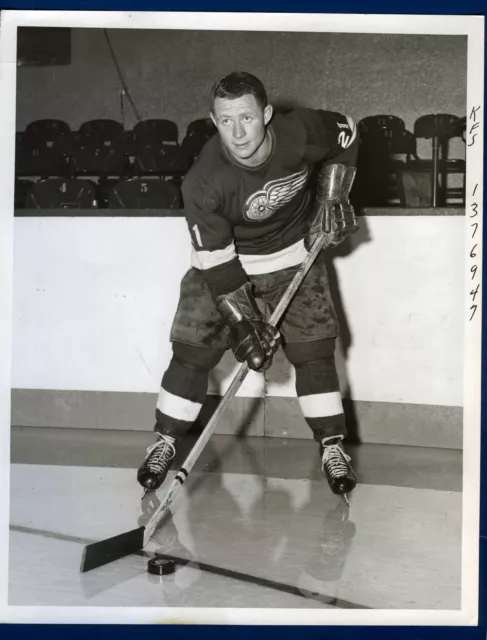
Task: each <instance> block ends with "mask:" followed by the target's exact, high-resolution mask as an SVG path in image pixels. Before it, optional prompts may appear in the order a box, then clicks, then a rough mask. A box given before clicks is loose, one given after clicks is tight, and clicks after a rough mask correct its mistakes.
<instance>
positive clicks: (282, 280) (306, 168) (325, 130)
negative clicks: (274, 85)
mask: <svg viewBox="0 0 487 640" xmlns="http://www.w3.org/2000/svg"><path fill="white" fill-rule="evenodd" d="M210 114H211V118H212V120H213V122H214V123H215V125H216V127H217V129H218V134H219V135H215V136H214V137H213V138H212V139H210V140H209V141H208V142H207V143H206V145H205V147H204V148H203V151H202V152H201V154H200V156H199V158H198V159H197V161H196V162H195V164H194V165H193V166H192V168H191V169H190V171H189V172H188V174H187V175H186V177H185V179H184V181H183V185H182V192H183V200H184V209H185V216H186V220H187V224H188V227H189V232H190V234H191V241H192V262H191V265H192V266H191V268H190V269H189V271H188V272H187V273H186V275H185V276H184V278H183V280H182V284H181V292H180V300H179V305H178V308H177V311H176V314H175V318H174V321H173V326H172V329H171V337H170V339H171V342H172V349H173V355H172V360H171V362H170V364H169V367H168V369H167V370H166V372H165V373H164V376H163V378H162V383H161V389H160V393H159V398H158V402H157V408H156V424H155V427H154V431H155V432H156V433H157V439H156V441H155V442H154V444H153V445H151V446H150V447H149V448H148V449H147V454H146V456H145V459H144V461H143V462H142V464H141V466H140V468H139V470H138V473H137V478H138V481H139V483H140V484H141V485H142V486H143V487H144V488H145V489H146V490H147V491H154V490H156V489H157V488H159V487H160V486H161V484H162V482H163V481H164V479H165V477H166V475H167V472H168V470H169V468H170V466H171V464H172V461H173V459H174V456H175V453H176V447H177V446H178V442H179V441H180V439H181V437H182V436H184V434H185V433H186V432H187V431H188V430H189V428H190V427H191V425H192V424H193V423H194V421H195V420H196V418H197V417H198V415H199V412H200V410H201V408H202V405H203V402H204V401H205V397H206V393H207V385H208V378H209V373H210V371H211V370H212V369H213V368H214V367H215V366H216V365H217V364H218V363H219V361H220V359H221V358H222V356H223V354H224V353H225V351H226V350H227V349H229V348H230V349H232V351H233V353H234V355H235V358H236V359H237V360H238V361H239V362H243V361H247V363H248V365H249V367H250V369H252V370H254V371H265V370H266V369H268V368H269V366H270V365H271V363H272V358H273V355H274V354H275V352H276V350H277V349H278V347H279V345H282V347H283V350H284V353H285V355H286V357H287V359H288V361H289V362H290V363H291V364H292V365H293V366H294V367H295V371H296V391H297V396H298V400H299V403H300V407H301V410H302V412H303V415H304V418H305V420H306V422H307V424H308V425H309V427H310V428H311V432H312V434H313V437H314V439H315V440H316V441H317V442H318V443H319V448H320V455H321V460H322V468H323V471H324V473H325V475H326V478H327V480H328V484H329V486H330V488H331V490H332V491H333V492H334V493H336V494H339V495H340V494H347V493H349V492H350V491H352V490H353V489H354V487H355V485H356V476H355V473H354V471H353V468H352V466H351V464H350V462H351V461H350V457H349V456H348V455H347V454H346V453H345V450H344V446H343V442H342V441H343V439H344V437H345V435H346V426H345V417H344V413H343V407H342V401H341V394H340V390H339V382H338V376H337V371H336V367H335V359H334V352H335V340H336V337H337V335H338V322H337V316H336V313H335V310H334V306H333V302H332V299H331V295H330V290H329V285H328V277H327V271H326V266H325V261H324V255H323V253H322V254H321V255H320V256H319V257H318V258H317V260H316V261H315V263H314V265H313V267H312V268H311V269H310V271H309V272H308V274H307V276H306V278H305V279H304V281H303V283H302V284H301V286H300V288H299V290H298V291H297V293H296V295H295V296H294V298H293V299H292V300H291V303H290V305H289V307H288V308H287V310H286V312H285V313H284V315H283V318H282V320H281V322H280V326H279V327H278V328H276V327H272V326H270V325H269V324H268V323H267V322H266V320H265V316H264V315H263V314H262V313H261V310H260V309H259V306H258V304H257V302H256V300H258V299H260V300H261V301H262V302H263V303H265V304H266V305H267V308H268V309H269V311H270V312H272V311H273V310H274V309H275V307H276V305H277V303H278V302H279V300H280V299H281V297H282V295H283V294H284V292H285V290H286V288H287V286H288V285H289V283H290V282H291V280H292V278H293V276H294V274H295V273H296V269H297V267H298V265H299V264H300V263H301V262H302V261H303V260H304V258H305V257H306V255H307V249H309V247H310V242H311V240H312V239H313V237H315V236H314V235H313V234H316V233H317V232H318V231H320V230H321V226H322V225H323V224H325V221H326V220H329V216H327V215H325V214H326V212H328V213H329V214H331V220H332V225H331V229H332V232H333V233H332V236H331V237H332V239H333V242H332V244H338V243H339V242H341V240H342V239H343V238H344V237H345V236H346V235H347V234H348V233H353V232H354V231H355V230H356V229H357V225H356V219H355V215H354V211H353V208H352V206H351V205H350V203H349V192H350V189H351V186H352V183H353V179H354V175H355V171H356V169H355V166H356V159H357V147H358V136H357V127H356V124H355V122H354V121H353V120H352V118H350V117H349V116H345V115H342V114H339V113H335V112H330V111H324V110H312V109H302V108H300V109H296V110H295V111H293V112H291V113H288V114H286V115H284V114H274V113H273V108H272V106H271V105H270V104H269V103H268V99H267V94H266V90H265V88H264V86H263V85H262V83H261V82H260V81H259V80H258V79H257V78H255V77H254V76H252V75H251V74H248V73H240V72H238V73H237V72H235V73H231V74H229V75H227V76H226V77H224V78H223V79H221V80H220V81H219V82H217V83H216V84H215V85H214V87H213V89H212V93H211V108H210Z"/></svg>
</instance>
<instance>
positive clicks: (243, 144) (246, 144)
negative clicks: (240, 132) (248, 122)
mask: <svg viewBox="0 0 487 640" xmlns="http://www.w3.org/2000/svg"><path fill="white" fill-rule="evenodd" d="M233 146H234V147H237V149H245V147H248V146H249V142H243V143H241V144H237V143H234V145H233Z"/></svg>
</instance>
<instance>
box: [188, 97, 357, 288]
mask: <svg viewBox="0 0 487 640" xmlns="http://www.w3.org/2000/svg"><path fill="white" fill-rule="evenodd" d="M269 131H270V134H271V136H272V151H271V154H270V156H269V157H268V159H267V160H266V161H265V162H264V163H263V164H262V165H260V166H258V167H252V168H248V167H245V166H243V165H241V164H240V163H238V161H237V160H235V159H234V158H233V157H231V156H230V155H229V153H228V152H227V151H226V149H225V148H224V147H223V145H222V143H221V141H220V137H219V136H218V135H216V136H215V137H213V138H212V139H211V140H209V141H208V143H207V144H206V146H205V147H204V149H203V151H202V152H201V154H200V156H199V158H198V160H197V161H196V162H195V164H194V165H193V166H192V167H191V169H190V171H189V172H188V174H187V175H186V177H185V179H184V181H183V186H182V192H183V200H184V209H185V216H186V220H187V223H188V227H189V231H190V234H191V240H192V245H193V253H192V266H193V267H195V268H197V269H200V270H202V272H203V274H204V276H205V279H206V281H207V282H208V285H209V287H210V289H211V291H212V294H213V296H215V297H216V296H217V295H221V294H225V293H228V292H230V291H234V290H235V289H237V288H238V287H239V286H241V285H242V284H243V283H244V282H245V281H246V280H247V279H248V277H247V276H248V275H251V274H257V273H270V272H273V271H277V270H280V269H285V268H287V267H290V266H294V265H297V264H299V263H301V262H302V261H303V260H304V258H305V257H306V249H305V246H304V236H305V234H306V229H307V225H308V224H309V217H310V211H311V210H312V203H313V200H314V188H313V177H314V173H315V169H316V166H317V165H318V164H319V165H320V166H321V165H322V164H323V163H327V162H330V163H335V162H340V163H343V164H346V165H349V166H355V164H356V158H357V147H358V140H357V128H356V124H355V122H354V121H353V120H352V119H351V118H350V117H348V116H345V115H342V114H339V113H334V112H331V111H322V110H313V109H297V110H295V111H293V112H291V113H290V114H286V115H284V114H276V115H275V116H274V118H273V120H272V122H271V125H270V126H269Z"/></svg>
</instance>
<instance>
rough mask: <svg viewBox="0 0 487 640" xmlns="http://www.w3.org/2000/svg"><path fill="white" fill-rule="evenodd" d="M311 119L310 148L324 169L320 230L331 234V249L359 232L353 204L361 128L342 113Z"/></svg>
mask: <svg viewBox="0 0 487 640" xmlns="http://www.w3.org/2000/svg"><path fill="white" fill-rule="evenodd" d="M308 115H309V126H308V148H309V149H310V150H311V151H312V153H313V154H314V155H315V160H316V161H317V162H318V164H320V165H321V166H320V169H319V172H318V180H317V195H316V198H317V201H318V204H319V214H318V216H317V218H318V221H319V228H320V229H321V230H324V231H326V232H327V233H328V234H329V245H336V244H339V243H340V242H341V241H342V240H343V239H344V238H345V237H346V236H348V235H350V234H352V233H354V232H355V231H357V229H358V225H357V220H356V218H355V211H354V209H353V206H352V205H351V203H350V192H351V189H352V186H353V182H354V179H355V174H356V171H357V169H356V167H357V157H358V149H359V135H358V127H357V123H356V122H355V120H354V119H353V118H352V117H351V116H349V115H344V114H341V113H336V112H332V111H323V110H314V111H313V112H311V113H309V114H308ZM315 223H316V221H315ZM314 228H315V230H316V224H315V225H314Z"/></svg>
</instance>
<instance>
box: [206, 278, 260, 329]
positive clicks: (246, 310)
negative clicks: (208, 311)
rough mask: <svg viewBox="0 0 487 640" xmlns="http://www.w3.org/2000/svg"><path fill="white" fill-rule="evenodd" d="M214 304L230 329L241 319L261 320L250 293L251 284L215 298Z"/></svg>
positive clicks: (248, 283) (247, 283)
mask: <svg viewBox="0 0 487 640" xmlns="http://www.w3.org/2000/svg"><path fill="white" fill-rule="evenodd" d="M216 306H217V309H218V311H219V312H220V314H221V316H222V318H223V321H224V322H225V324H226V325H227V327H229V328H230V329H231V328H232V327H233V326H235V325H236V324H237V323H238V322H242V321H243V320H262V319H263V317H262V314H261V312H260V310H259V307H258V306H257V302H256V301H255V298H254V296H253V294H252V285H251V284H250V282H246V283H245V284H243V285H242V286H241V287H239V288H238V289H236V290H235V291H232V292H231V293H227V294H225V295H222V296H218V298H217V299H216Z"/></svg>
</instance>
